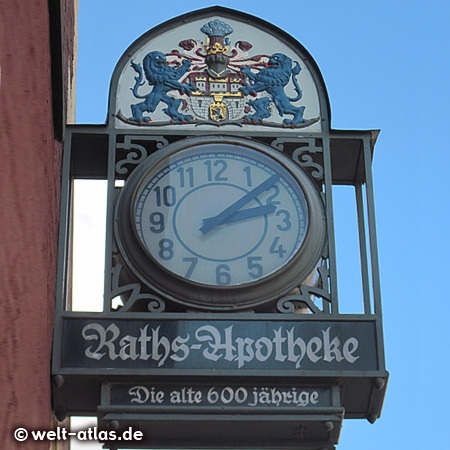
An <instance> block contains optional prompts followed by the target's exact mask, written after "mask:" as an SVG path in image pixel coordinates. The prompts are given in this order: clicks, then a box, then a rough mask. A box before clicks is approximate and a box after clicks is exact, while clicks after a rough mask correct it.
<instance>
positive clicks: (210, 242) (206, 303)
mask: <svg viewBox="0 0 450 450" xmlns="http://www.w3.org/2000/svg"><path fill="white" fill-rule="evenodd" d="M115 236H116V241H117V244H118V248H119V252H120V254H121V257H122V259H123V261H124V262H125V264H126V265H127V266H128V268H129V269H130V270H131V272H132V273H133V274H134V275H135V277H137V278H138V279H139V280H140V281H141V282H143V283H144V284H146V285H148V286H149V287H150V288H151V289H153V290H154V291H156V292H157V293H159V294H161V295H162V296H163V297H166V298H169V299H171V300H173V301H175V302H177V303H181V304H184V305H188V306H190V307H195V308H201V309H210V310H225V311H227V310H235V309H248V308H253V307H255V306H257V305H261V304H264V303H267V302H270V301H273V300H275V299H277V298H279V297H280V296H282V295H283V294H285V293H287V292H289V291H290V290H292V289H293V288H294V287H296V286H298V285H299V284H301V283H302V281H304V280H305V279H307V278H308V276H309V275H310V274H311V273H312V272H314V271H315V270H316V267H317V264H318V261H319V260H320V259H321V256H322V251H323V246H324V243H325V238H326V225H325V213H324V207H323V202H322V198H321V195H320V193H319V191H318V189H317V187H316V185H315V183H314V182H313V181H312V180H311V178H310V177H309V175H308V174H307V173H306V172H305V171H304V170H303V169H301V168H300V167H299V166H298V165H297V164H296V163H295V162H293V161H292V159H291V158H289V157H288V156H286V155H285V154H283V153H280V152H278V151H276V150H274V149H272V148H270V147H268V146H265V145H263V144H259V143H256V142H254V141H250V140H245V139H239V138H229V137H220V136H219V137H217V136H210V137H200V138H188V139H184V140H181V141H178V142H176V143H174V144H170V145H168V146H167V147H165V148H164V149H161V150H159V151H157V152H155V153H153V154H152V155H151V156H150V157H149V158H148V159H147V160H146V161H145V162H143V163H142V164H141V165H140V166H139V167H138V168H136V169H135V170H134V172H133V173H132V174H131V175H130V176H129V178H128V180H127V181H126V183H125V186H124V187H123V188H122V192H121V194H120V197H119V200H118V204H117V207H116V213H115Z"/></svg>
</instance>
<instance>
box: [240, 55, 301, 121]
mask: <svg viewBox="0 0 450 450" xmlns="http://www.w3.org/2000/svg"><path fill="white" fill-rule="evenodd" d="M267 66H268V67H265V68H264V69H262V70H260V71H259V72H258V73H254V72H252V71H251V69H250V66H245V67H243V68H242V69H241V73H243V74H244V75H246V76H247V77H248V78H249V80H251V81H252V82H253V83H252V84H247V83H245V84H244V86H243V87H242V88H241V91H242V93H243V94H244V95H254V96H256V94H257V93H258V92H267V93H268V94H269V96H270V97H262V98H258V99H256V100H250V101H249V102H248V104H249V105H250V106H252V107H253V109H254V110H255V113H254V114H252V115H249V116H244V121H251V122H253V123H258V122H260V123H262V121H263V119H267V118H268V117H270V116H271V115H272V113H271V111H270V109H269V106H270V103H272V102H273V103H274V104H275V106H276V108H277V110H278V113H279V114H280V116H284V115H285V114H290V115H292V116H293V118H292V119H284V121H283V125H284V126H290V127H295V126H297V125H299V124H301V123H304V122H306V120H305V119H304V118H303V112H304V111H305V107H304V106H300V107H297V106H294V105H292V103H294V102H296V101H298V100H300V99H301V98H302V91H301V89H300V87H299V85H298V83H297V79H296V76H297V75H298V74H299V73H300V70H301V68H300V64H299V63H298V62H296V63H295V65H294V66H293V64H292V59H291V58H289V57H288V56H286V55H284V54H283V53H274V54H273V55H272V56H271V57H270V58H269V61H268V63H267ZM291 77H292V81H293V82H294V86H295V91H296V92H297V96H296V97H295V98H290V97H288V96H287V95H286V93H285V92H284V88H285V86H286V85H287V84H288V83H289V81H290V79H291Z"/></svg>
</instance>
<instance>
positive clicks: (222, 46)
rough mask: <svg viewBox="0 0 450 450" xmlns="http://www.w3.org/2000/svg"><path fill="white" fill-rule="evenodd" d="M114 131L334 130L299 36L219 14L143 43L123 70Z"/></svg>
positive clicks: (113, 95) (112, 114)
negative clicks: (331, 127)
mask: <svg viewBox="0 0 450 450" xmlns="http://www.w3.org/2000/svg"><path fill="white" fill-rule="evenodd" d="M108 120H109V122H108V123H109V125H110V126H112V127H114V128H117V129H139V131H140V132H145V130H149V131H150V130H152V131H155V130H156V129H159V130H161V131H164V130H167V131H168V130H169V129H170V130H174V129H183V130H194V129H195V130H199V131H202V130H205V131H207V132H214V131H215V130H217V131H220V132H221V133H223V132H227V131H231V130H233V131H238V130H242V131H243V130H245V129H248V131H250V130H249V129H251V130H252V132H263V131H272V132H274V131H278V130H279V131H284V132H288V133H289V132H297V133H298V132H299V131H300V130H301V131H302V132H305V133H320V132H322V131H323V130H324V129H328V128H329V124H330V110H329V101H328V96H327V92H326V87H325V84H324V82H323V78H322V76H321V74H320V71H319V69H318V67H317V64H316V63H315V61H314V60H313V58H312V57H311V55H310V54H309V53H308V51H307V50H306V49H305V48H304V47H303V46H302V45H301V44H300V43H299V42H298V41H296V40H295V39H294V38H293V37H292V36H290V35H288V34H287V33H285V32H284V31H282V30H280V29H279V28H277V27H275V26H274V25H272V24H270V23H268V22H265V21H263V20H261V19H259V18H257V17H253V16H250V15H248V14H244V13H241V12H238V11H234V10H231V9H227V8H223V7H218V6H216V7H211V8H206V9H202V10H199V11H195V12H192V13H189V14H185V15H183V16H180V17H177V18H175V19H172V20H169V21H167V22H165V23H163V24H161V25H159V26H157V27H155V28H153V29H152V30H150V31H148V32H147V33H145V34H144V35H143V36H141V37H140V38H139V39H137V40H136V41H135V42H134V43H133V44H132V45H131V46H130V47H129V48H128V49H127V51H126V52H125V53H124V55H123V56H122V57H121V59H120V61H119V63H118V64H117V66H116V68H115V71H114V74H113V78H112V82H111V90H110V99H109V114H108Z"/></svg>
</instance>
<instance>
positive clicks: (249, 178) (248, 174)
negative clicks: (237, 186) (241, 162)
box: [242, 166, 252, 187]
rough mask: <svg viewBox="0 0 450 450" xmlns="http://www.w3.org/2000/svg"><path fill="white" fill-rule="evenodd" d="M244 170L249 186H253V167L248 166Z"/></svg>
mask: <svg viewBox="0 0 450 450" xmlns="http://www.w3.org/2000/svg"><path fill="white" fill-rule="evenodd" d="M242 170H243V171H244V172H245V174H246V175H247V186H248V187H250V186H252V169H251V167H250V166H247V167H244V168H243V169H242Z"/></svg>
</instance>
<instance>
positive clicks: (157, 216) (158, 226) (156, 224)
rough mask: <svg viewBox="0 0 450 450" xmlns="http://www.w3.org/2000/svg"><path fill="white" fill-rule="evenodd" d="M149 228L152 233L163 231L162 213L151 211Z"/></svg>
mask: <svg viewBox="0 0 450 450" xmlns="http://www.w3.org/2000/svg"><path fill="white" fill-rule="evenodd" d="M150 223H151V224H152V226H151V227H150V230H151V231H153V233H162V232H163V231H164V214H163V213H160V212H152V213H151V214H150Z"/></svg>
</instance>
